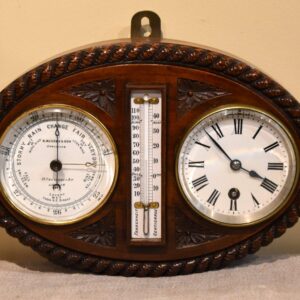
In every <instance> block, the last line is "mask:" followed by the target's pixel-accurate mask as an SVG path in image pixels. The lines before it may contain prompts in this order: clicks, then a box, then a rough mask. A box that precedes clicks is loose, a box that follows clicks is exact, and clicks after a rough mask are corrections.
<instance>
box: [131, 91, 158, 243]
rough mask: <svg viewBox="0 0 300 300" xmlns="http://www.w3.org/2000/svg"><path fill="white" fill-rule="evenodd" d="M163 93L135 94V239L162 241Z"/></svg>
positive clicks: (132, 218)
mask: <svg viewBox="0 0 300 300" xmlns="http://www.w3.org/2000/svg"><path fill="white" fill-rule="evenodd" d="M161 113H162V103H161V92H160V91H157V90H132V91H131V163H132V164H131V212H132V215H131V238H133V239H160V238H161Z"/></svg>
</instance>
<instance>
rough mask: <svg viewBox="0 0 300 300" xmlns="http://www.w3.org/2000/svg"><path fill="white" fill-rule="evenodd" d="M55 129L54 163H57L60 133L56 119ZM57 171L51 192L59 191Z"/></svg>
mask: <svg viewBox="0 0 300 300" xmlns="http://www.w3.org/2000/svg"><path fill="white" fill-rule="evenodd" d="M55 127H56V129H55V136H56V162H57V163H58V162H59V155H58V151H59V146H58V145H59V135H60V132H59V126H58V118H56V126H55ZM58 171H59V169H57V170H56V182H55V184H54V185H53V190H55V189H59V190H60V189H61V186H60V184H59V183H58Z"/></svg>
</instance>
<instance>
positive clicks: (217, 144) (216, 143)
mask: <svg viewBox="0 0 300 300" xmlns="http://www.w3.org/2000/svg"><path fill="white" fill-rule="evenodd" d="M204 131H205V133H206V134H207V135H208V137H209V138H210V139H211V141H212V142H213V143H214V144H215V145H216V147H217V148H218V149H219V150H220V151H221V152H222V153H223V154H224V155H225V156H226V157H227V158H228V159H229V160H230V161H232V159H231V158H230V156H229V155H228V154H227V153H226V152H225V150H224V149H223V148H222V147H221V145H220V144H219V143H218V142H217V141H216V140H215V139H214V138H213V137H212V136H211V135H210V134H209V133H208V132H207V131H206V130H205V129H204Z"/></svg>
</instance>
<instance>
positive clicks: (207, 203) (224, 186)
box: [176, 107, 298, 226]
mask: <svg viewBox="0 0 300 300" xmlns="http://www.w3.org/2000/svg"><path fill="white" fill-rule="evenodd" d="M297 164H298V162H297V160H296V155H295V151H294V148H293V141H292V140H291V138H290V135H289V134H288V133H287V132H286V131H285V129H284V128H283V127H282V126H281V125H280V122H279V121H277V120H276V118H275V117H273V116H271V115H269V114H268V113H266V112H259V111H257V110H255V109H252V108H240V109H238V108H234V107H233V108H224V109H221V110H216V111H215V112H214V113H211V114H209V115H207V116H206V117H204V118H202V119H200V120H199V121H198V123H196V124H195V125H194V126H192V127H191V128H190V130H189V131H187V133H186V135H185V137H184V139H183V141H182V144H181V145H180V147H179V150H178V160H177V166H176V168H177V169H176V172H177V179H178V183H179V185H180V190H181V191H182V193H183V196H184V199H185V200H186V201H187V202H188V203H189V205H190V206H191V207H192V208H193V209H194V210H195V211H196V212H198V213H199V214H200V215H203V216H204V217H205V218H206V219H207V218H208V219H209V220H211V221H212V222H217V223H221V224H223V225H224V226H227V225H229V226H232V225H234V226H235V225H236V226H248V225H251V224H252V223H257V222H261V221H263V220H265V219H267V218H268V217H269V216H271V215H272V214H273V212H274V211H276V210H277V209H278V207H279V206H280V205H281V204H282V203H283V202H285V201H287V198H288V196H289V192H290V191H291V190H292V187H293V184H294V179H295V175H296V169H297Z"/></svg>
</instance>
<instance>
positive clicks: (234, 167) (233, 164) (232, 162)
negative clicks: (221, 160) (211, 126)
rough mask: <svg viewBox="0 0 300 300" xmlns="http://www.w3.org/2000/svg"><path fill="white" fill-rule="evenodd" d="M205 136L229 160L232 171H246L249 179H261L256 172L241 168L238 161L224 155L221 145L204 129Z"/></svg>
mask: <svg viewBox="0 0 300 300" xmlns="http://www.w3.org/2000/svg"><path fill="white" fill-rule="evenodd" d="M204 131H205V133H206V134H207V136H208V137H209V138H210V139H211V141H212V142H213V143H214V144H215V145H216V147H217V148H218V149H219V150H220V151H221V152H222V153H223V154H224V155H225V156H226V157H227V158H228V159H229V160H230V167H231V169H232V170H234V171H238V170H240V169H242V170H244V171H246V172H247V173H248V174H249V175H250V177H253V178H260V179H263V177H262V176H260V175H259V174H258V173H257V172H256V171H254V170H250V171H248V170H247V169H245V168H243V166H242V163H241V161H240V160H238V159H231V158H230V156H229V155H228V154H227V153H226V151H225V150H224V149H223V148H222V147H221V145H220V144H219V143H218V142H217V141H216V140H215V139H214V138H213V137H212V136H211V135H210V134H209V133H208V132H207V131H206V130H205V129H204Z"/></svg>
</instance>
